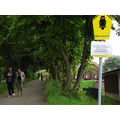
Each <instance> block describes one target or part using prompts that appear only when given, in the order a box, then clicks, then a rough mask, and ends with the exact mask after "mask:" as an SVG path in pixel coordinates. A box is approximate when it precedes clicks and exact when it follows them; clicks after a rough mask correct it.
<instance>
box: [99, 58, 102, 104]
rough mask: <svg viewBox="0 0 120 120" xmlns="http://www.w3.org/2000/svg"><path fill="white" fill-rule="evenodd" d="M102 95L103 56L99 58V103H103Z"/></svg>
mask: <svg viewBox="0 0 120 120" xmlns="http://www.w3.org/2000/svg"><path fill="white" fill-rule="evenodd" d="M101 96H102V57H100V58H99V89H98V105H101Z"/></svg>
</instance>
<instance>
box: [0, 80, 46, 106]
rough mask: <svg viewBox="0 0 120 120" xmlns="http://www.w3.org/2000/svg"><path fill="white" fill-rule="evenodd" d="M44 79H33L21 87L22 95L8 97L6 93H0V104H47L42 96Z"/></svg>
mask: <svg viewBox="0 0 120 120" xmlns="http://www.w3.org/2000/svg"><path fill="white" fill-rule="evenodd" d="M44 86H45V82H44V81H38V80H33V81H31V82H29V83H27V84H25V85H24V87H23V96H20V97H19V96H18V94H17V91H16V90H15V93H16V96H15V97H11V98H8V97H7V96H8V93H4V94H2V95H0V105H47V103H46V101H45V98H44Z"/></svg>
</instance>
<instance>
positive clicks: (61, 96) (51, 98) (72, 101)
mask: <svg viewBox="0 0 120 120" xmlns="http://www.w3.org/2000/svg"><path fill="white" fill-rule="evenodd" d="M45 97H46V99H47V102H48V104H49V105H94V104H97V101H96V100H95V99H93V98H92V97H90V96H86V94H85V92H83V91H82V89H80V92H79V93H76V92H74V91H71V92H70V93H63V92H62V90H61V86H60V82H59V81H54V80H52V79H47V81H46V87H45Z"/></svg>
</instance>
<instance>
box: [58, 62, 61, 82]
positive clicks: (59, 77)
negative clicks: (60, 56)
mask: <svg viewBox="0 0 120 120" xmlns="http://www.w3.org/2000/svg"><path fill="white" fill-rule="evenodd" d="M57 77H58V80H61V71H60V64H59V63H58V62H57Z"/></svg>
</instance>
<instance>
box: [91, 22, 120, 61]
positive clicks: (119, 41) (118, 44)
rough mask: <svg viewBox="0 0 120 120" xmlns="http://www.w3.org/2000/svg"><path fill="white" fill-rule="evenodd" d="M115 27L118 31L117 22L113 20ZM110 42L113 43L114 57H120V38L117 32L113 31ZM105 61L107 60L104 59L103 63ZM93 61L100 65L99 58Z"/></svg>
mask: <svg viewBox="0 0 120 120" xmlns="http://www.w3.org/2000/svg"><path fill="white" fill-rule="evenodd" d="M113 25H114V27H115V28H116V29H117V28H118V23H117V22H116V21H115V20H113ZM109 42H111V44H112V55H119V56H120V37H119V36H118V35H116V31H115V30H111V33H110V39H109ZM105 59H106V58H103V62H104V61H105ZM93 61H95V62H97V63H99V58H98V57H94V59H93Z"/></svg>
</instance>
